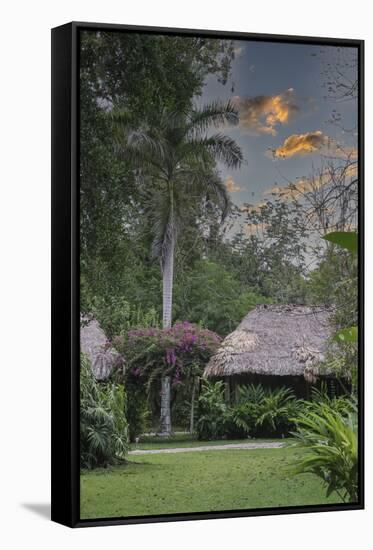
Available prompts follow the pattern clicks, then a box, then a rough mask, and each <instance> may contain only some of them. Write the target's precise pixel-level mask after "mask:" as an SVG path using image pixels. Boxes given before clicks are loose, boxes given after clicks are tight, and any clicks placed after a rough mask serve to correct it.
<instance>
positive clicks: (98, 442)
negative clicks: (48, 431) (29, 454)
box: [80, 356, 128, 468]
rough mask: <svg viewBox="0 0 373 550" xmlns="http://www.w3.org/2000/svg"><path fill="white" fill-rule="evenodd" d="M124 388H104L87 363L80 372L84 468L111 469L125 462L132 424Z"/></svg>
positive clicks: (84, 359)
mask: <svg viewBox="0 0 373 550" xmlns="http://www.w3.org/2000/svg"><path fill="white" fill-rule="evenodd" d="M125 403H126V401H125V392H124V387H123V385H119V384H115V383H111V382H110V383H106V384H100V383H99V382H97V381H96V380H95V378H94V376H93V374H92V372H91V367H90V365H89V363H88V361H87V359H86V358H85V357H84V356H82V357H81V368H80V464H81V466H82V467H83V468H93V467H97V466H107V465H108V464H113V463H116V462H118V461H119V460H123V459H124V458H125V455H126V452H127V450H128V423H127V419H126V416H125Z"/></svg>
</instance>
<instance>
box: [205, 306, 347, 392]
mask: <svg viewBox="0 0 373 550" xmlns="http://www.w3.org/2000/svg"><path fill="white" fill-rule="evenodd" d="M330 315H331V311H330V310H329V309H327V308H325V307H322V306H320V307H318V306H312V307H311V306H300V305H260V306H257V307H256V308H255V309H254V310H252V311H251V312H250V313H248V315H246V317H245V318H244V319H243V320H242V322H241V323H240V325H239V326H238V327H237V329H236V330H235V331H234V332H232V333H231V334H229V335H228V336H227V337H226V338H225V339H224V340H223V342H222V344H221V346H220V348H219V349H218V351H217V353H216V354H215V355H214V356H213V357H212V358H211V359H210V361H209V363H208V364H207V366H206V368H205V371H204V377H206V378H212V379H221V380H225V382H226V388H227V397H228V398H229V399H230V400H232V399H233V400H234V398H235V396H236V393H237V386H238V385H239V384H249V383H254V384H259V383H261V384H262V385H263V386H264V387H269V388H274V387H278V386H288V387H291V388H293V389H294V391H295V393H296V394H297V395H298V397H303V398H308V397H309V395H310V387H311V385H312V384H318V385H320V381H322V380H323V381H324V383H325V385H326V386H327V388H328V390H329V392H330V393H332V394H333V393H339V390H338V384H337V381H336V380H335V379H334V378H333V376H332V375H331V373H330V372H328V371H326V370H325V369H323V368H322V364H323V362H324V361H325V353H326V350H327V347H328V341H329V338H330V336H331V327H330V323H329V320H330Z"/></svg>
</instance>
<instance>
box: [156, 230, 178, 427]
mask: <svg viewBox="0 0 373 550" xmlns="http://www.w3.org/2000/svg"><path fill="white" fill-rule="evenodd" d="M174 250H175V242H174V239H173V238H172V241H171V244H170V247H169V249H168V252H167V255H166V257H165V259H164V263H163V328H169V327H170V326H171V322H172V287H173V279H174ZM161 384H162V387H161V421H160V424H161V425H160V431H161V434H162V435H171V433H172V427H171V380H170V377H169V376H163V377H162V381H161Z"/></svg>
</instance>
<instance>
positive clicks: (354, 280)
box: [52, 23, 364, 526]
mask: <svg viewBox="0 0 373 550" xmlns="http://www.w3.org/2000/svg"><path fill="white" fill-rule="evenodd" d="M52 244H53V253H52V430H53V433H52V519H53V520H55V521H57V522H60V523H63V524H65V525H68V526H93V525H103V524H120V523H141V522H153V521H175V520H182V519H197V518H198V519H203V518H222V517H235V516H252V515H266V514H285V513H299V512H311V511H312V512H314V511H336V510H346V509H360V508H362V507H363V505H364V504H363V502H364V498H363V487H364V483H363V454H364V447H363V425H364V418H363V388H364V373H363V42H362V41H359V40H347V39H332V38H310V37H291V36H281V35H279V36H274V35H259V34H258V35H257V34H244V33H230V32H219V31H200V30H182V29H162V28H152V27H131V26H124V25H107V24H93V23H71V24H67V25H63V26H61V27H57V28H55V29H53V31H52Z"/></svg>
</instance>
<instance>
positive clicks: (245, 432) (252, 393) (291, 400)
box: [197, 381, 304, 439]
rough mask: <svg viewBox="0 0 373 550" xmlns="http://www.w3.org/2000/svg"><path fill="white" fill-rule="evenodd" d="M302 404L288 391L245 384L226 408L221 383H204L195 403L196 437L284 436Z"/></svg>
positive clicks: (286, 434) (280, 388)
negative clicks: (196, 403) (196, 413)
mask: <svg viewBox="0 0 373 550" xmlns="http://www.w3.org/2000/svg"><path fill="white" fill-rule="evenodd" d="M303 403H304V402H303V401H301V400H298V399H296V397H295V395H294V393H293V391H292V390H291V389H290V388H284V387H279V388H275V389H267V388H264V387H263V386H262V385H261V384H258V385H254V384H249V385H247V386H240V387H239V388H238V399H237V402H236V403H233V404H231V405H228V404H227V399H226V396H225V388H224V383H223V382H221V381H219V382H208V381H204V383H203V388H202V392H201V395H200V398H199V401H198V405H199V408H198V422H197V432H198V436H199V437H200V439H212V438H216V437H222V436H225V437H284V436H288V435H289V432H290V430H291V429H293V428H294V421H293V418H294V416H295V415H296V414H297V412H298V411H299V410H300V409H301V408H302V407H303Z"/></svg>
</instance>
